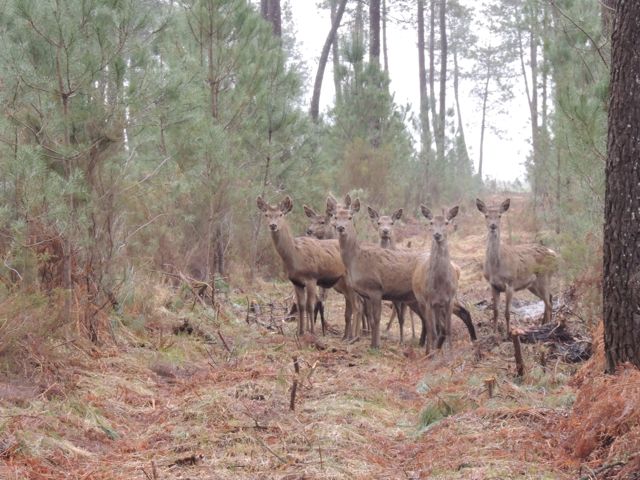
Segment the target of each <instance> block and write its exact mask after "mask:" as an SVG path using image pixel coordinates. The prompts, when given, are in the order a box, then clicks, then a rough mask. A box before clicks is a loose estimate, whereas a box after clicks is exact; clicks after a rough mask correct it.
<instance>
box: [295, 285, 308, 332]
mask: <svg viewBox="0 0 640 480" xmlns="http://www.w3.org/2000/svg"><path fill="white" fill-rule="evenodd" d="M295 291H296V304H297V305H298V335H302V334H303V333H304V311H305V310H306V307H305V304H304V303H305V302H304V300H305V295H304V293H305V292H304V287H299V286H298V285H295Z"/></svg>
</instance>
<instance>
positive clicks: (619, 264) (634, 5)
mask: <svg viewBox="0 0 640 480" xmlns="http://www.w3.org/2000/svg"><path fill="white" fill-rule="evenodd" d="M638 25H640V2H637V1H619V2H618V3H617V8H616V12H615V16H614V20H613V34H612V42H611V62H612V63H611V82H610V100H609V131H608V142H607V164H606V192H605V212H604V213H605V225H604V283H603V307H604V312H603V314H604V315H603V318H604V344H605V355H606V370H607V372H609V373H613V372H614V371H615V368H616V366H618V365H620V364H622V363H623V362H631V363H632V364H634V365H636V366H637V367H640V222H639V221H638V212H640V195H638V187H637V186H638V185H640V168H639V167H638V162H639V161H638V152H640V101H639V99H640V83H638V80H637V79H638V78H640V56H639V55H638V53H637V49H638V45H639V44H640V29H638Z"/></svg>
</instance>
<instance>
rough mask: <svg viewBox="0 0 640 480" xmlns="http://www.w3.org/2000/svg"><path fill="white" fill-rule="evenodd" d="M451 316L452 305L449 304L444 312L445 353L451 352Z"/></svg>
mask: <svg viewBox="0 0 640 480" xmlns="http://www.w3.org/2000/svg"><path fill="white" fill-rule="evenodd" d="M451 315H453V305H452V304H451V303H449V304H448V305H447V306H446V307H445V310H444V335H445V343H444V344H445V348H446V350H447V351H451Z"/></svg>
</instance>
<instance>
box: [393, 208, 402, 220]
mask: <svg viewBox="0 0 640 480" xmlns="http://www.w3.org/2000/svg"><path fill="white" fill-rule="evenodd" d="M402 211H403V210H402V209H401V208H399V209H398V210H396V211H395V213H394V214H393V216H392V217H391V218H393V221H394V222H395V221H397V220H400V218H401V217H402Z"/></svg>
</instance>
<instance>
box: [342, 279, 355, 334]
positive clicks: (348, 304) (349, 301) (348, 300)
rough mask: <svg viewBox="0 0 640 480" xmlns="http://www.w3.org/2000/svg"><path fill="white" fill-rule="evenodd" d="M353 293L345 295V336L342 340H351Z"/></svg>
mask: <svg viewBox="0 0 640 480" xmlns="http://www.w3.org/2000/svg"><path fill="white" fill-rule="evenodd" d="M353 301H354V298H353V293H352V292H350V291H349V292H347V293H345V294H344V335H342V340H349V339H351V318H352V317H353V307H354V305H353Z"/></svg>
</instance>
